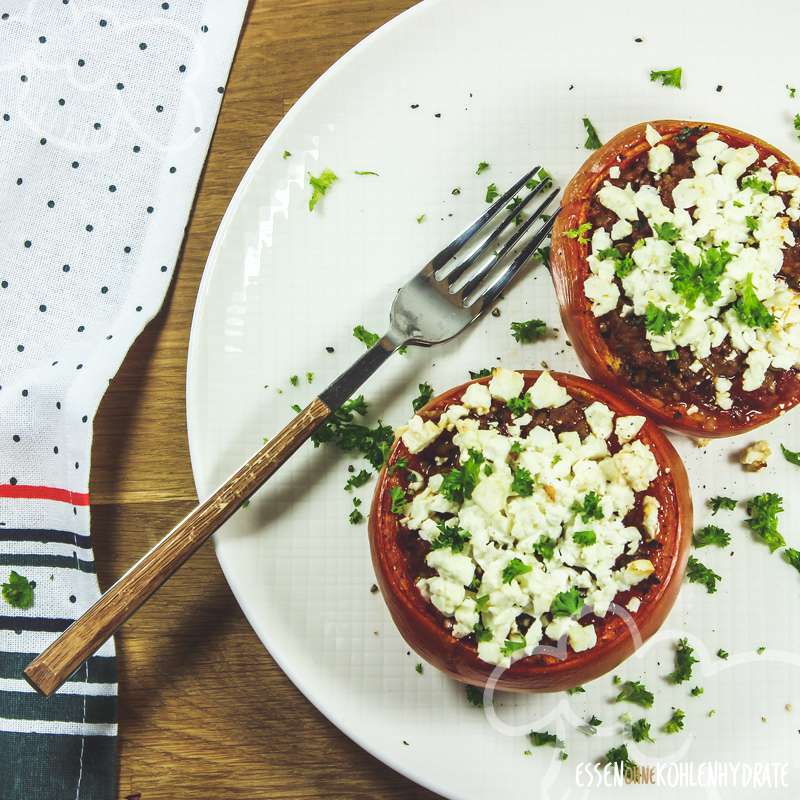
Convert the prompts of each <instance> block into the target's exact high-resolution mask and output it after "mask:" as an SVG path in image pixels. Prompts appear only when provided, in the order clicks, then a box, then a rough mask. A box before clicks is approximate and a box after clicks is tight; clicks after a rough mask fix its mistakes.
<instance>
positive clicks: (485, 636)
mask: <svg viewBox="0 0 800 800" xmlns="http://www.w3.org/2000/svg"><path fill="white" fill-rule="evenodd" d="M472 631H473V633H474V634H475V641H476V642H491V641H492V639H493V638H494V636H493V635H492V632H491V631H490V630H489V629H488V628H487V627H486V626H485V625H484V624H483V622H481V620H478V621H477V622H476V623H475V627H474V628H473V629H472Z"/></svg>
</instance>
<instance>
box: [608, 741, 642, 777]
mask: <svg viewBox="0 0 800 800" xmlns="http://www.w3.org/2000/svg"><path fill="white" fill-rule="evenodd" d="M603 761H604V763H606V764H611V765H613V766H616V767H619V768H620V769H621V770H623V771H625V770H631V771H632V770H635V769H636V767H637V765H636V763H635V762H633V761H631V759H630V756H629V755H628V746H627V745H624V744H620V745H617V746H616V747H612V748H611V749H610V750H609V751H608V752H607V753H606V754H605V756H604V757H603Z"/></svg>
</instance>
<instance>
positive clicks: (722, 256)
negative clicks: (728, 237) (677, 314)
mask: <svg viewBox="0 0 800 800" xmlns="http://www.w3.org/2000/svg"><path fill="white" fill-rule="evenodd" d="M732 258H733V256H732V255H731V254H730V253H729V252H728V249H727V246H726V245H725V244H722V245H721V246H720V247H709V248H708V249H707V250H705V251H704V252H703V253H702V254H701V256H700V262H699V263H698V264H693V263H692V261H691V259H690V258H689V257H688V256H687V255H686V253H682V252H681V251H680V250H674V251H673V253H672V256H671V257H670V264H671V265H672V288H673V289H674V290H675V292H676V293H677V294H679V295H680V296H681V297H682V298H683V299H684V301H685V302H686V305H687V306H688V307H689V308H694V307H695V304H696V303H697V299H698V298H699V297H700V295H702V296H703V297H704V298H705V301H706V302H707V303H708V304H709V305H711V304H712V303H714V302H715V301H716V300H719V298H720V297H722V290H721V289H720V288H719V282H720V279H721V278H722V275H723V273H724V272H725V268H726V267H727V266H728V264H729V263H730V261H731V259H732Z"/></svg>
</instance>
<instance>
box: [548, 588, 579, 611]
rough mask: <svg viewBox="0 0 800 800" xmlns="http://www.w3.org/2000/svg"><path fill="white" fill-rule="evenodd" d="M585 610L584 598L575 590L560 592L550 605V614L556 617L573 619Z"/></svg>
mask: <svg viewBox="0 0 800 800" xmlns="http://www.w3.org/2000/svg"><path fill="white" fill-rule="evenodd" d="M582 608H583V597H581V594H580V592H579V591H578V590H577V589H575V588H573V589H570V590H569V591H566V592H559V593H558V594H557V595H556V596H555V597H554V598H553V602H552V603H551V604H550V613H551V614H552V615H553V616H554V617H571V616H572V615H573V614H577V613H578V612H579V611H580V610H581V609H582Z"/></svg>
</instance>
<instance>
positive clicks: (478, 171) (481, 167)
mask: <svg viewBox="0 0 800 800" xmlns="http://www.w3.org/2000/svg"><path fill="white" fill-rule="evenodd" d="M489 166H490V164H489V162H488V161H481V163H480V164H478V169H476V170H475V174H476V175H480V174H481V173H482V172H486V170H487V169H489Z"/></svg>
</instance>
